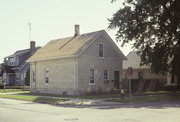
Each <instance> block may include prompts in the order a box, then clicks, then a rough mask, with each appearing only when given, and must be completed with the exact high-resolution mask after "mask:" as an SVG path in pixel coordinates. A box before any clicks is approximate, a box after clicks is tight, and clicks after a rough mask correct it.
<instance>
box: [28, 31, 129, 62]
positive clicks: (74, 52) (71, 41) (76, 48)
mask: <svg viewBox="0 0 180 122" xmlns="http://www.w3.org/2000/svg"><path fill="white" fill-rule="evenodd" d="M104 32H105V31H104V30H100V31H96V32H91V33H86V34H81V35H77V36H71V37H67V38H61V39H55V40H52V41H50V42H49V43H47V44H46V45H45V46H44V47H43V48H41V49H39V50H38V51H37V52H36V53H35V54H34V55H33V56H32V57H30V58H29V59H28V62H31V61H36V60H44V59H52V58H57V57H73V56H78V55H80V54H81V53H82V52H83V51H84V50H85V49H86V48H87V47H88V46H89V45H90V44H91V43H92V42H93V41H94V40H96V39H97V38H98V37H99V36H100V35H101V34H102V33H104ZM121 53H122V52H121ZM123 56H124V55H123V54H122V57H123ZM123 58H126V57H125V56H124V57H123Z"/></svg>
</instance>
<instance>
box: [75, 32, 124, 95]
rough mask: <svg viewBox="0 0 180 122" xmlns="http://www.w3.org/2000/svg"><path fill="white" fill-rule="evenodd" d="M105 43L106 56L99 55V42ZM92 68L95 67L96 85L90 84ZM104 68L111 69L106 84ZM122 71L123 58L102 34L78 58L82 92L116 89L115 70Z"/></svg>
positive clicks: (80, 91)
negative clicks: (100, 56) (108, 81)
mask: <svg viewBox="0 0 180 122" xmlns="http://www.w3.org/2000/svg"><path fill="white" fill-rule="evenodd" d="M99 43H103V44H104V55H105V56H104V58H99V57H98V51H99V50H98V49H99V48H98V44H99ZM90 68H94V69H95V85H89V77H90ZM104 69H108V70H109V80H110V83H109V84H104ZM115 70H117V71H120V78H121V73H122V59H121V58H120V56H119V55H118V53H117V51H115V49H114V48H113V46H112V45H111V43H110V42H109V41H107V38H106V36H104V35H102V36H100V37H99V38H98V39H97V41H95V42H94V43H92V45H91V46H90V47H89V48H88V49H87V50H85V51H84V52H83V53H82V54H81V55H80V56H79V58H78V81H79V82H78V90H79V93H80V94H83V93H90V92H93V91H96V92H98V91H102V92H104V91H106V92H109V91H111V90H113V89H114V82H112V80H114V71H115Z"/></svg>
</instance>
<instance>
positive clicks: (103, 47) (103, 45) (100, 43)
mask: <svg viewBox="0 0 180 122" xmlns="http://www.w3.org/2000/svg"><path fill="white" fill-rule="evenodd" d="M100 45H102V47H103V51H102V53H103V56H100ZM98 57H99V58H104V44H103V43H99V44H98Z"/></svg>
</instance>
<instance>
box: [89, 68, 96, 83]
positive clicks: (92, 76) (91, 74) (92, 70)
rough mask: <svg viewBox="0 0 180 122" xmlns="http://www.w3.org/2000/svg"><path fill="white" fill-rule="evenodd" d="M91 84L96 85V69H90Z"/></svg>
mask: <svg viewBox="0 0 180 122" xmlns="http://www.w3.org/2000/svg"><path fill="white" fill-rule="evenodd" d="M89 84H90V85H94V84H95V77H94V69H90V81H89Z"/></svg>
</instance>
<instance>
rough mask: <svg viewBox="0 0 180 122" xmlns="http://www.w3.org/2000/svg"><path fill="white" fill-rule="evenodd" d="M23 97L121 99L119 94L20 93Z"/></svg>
mask: <svg viewBox="0 0 180 122" xmlns="http://www.w3.org/2000/svg"><path fill="white" fill-rule="evenodd" d="M20 94H21V95H33V96H53V97H65V98H80V99H104V98H119V97H120V95H119V94H103V95H60V94H48V93H29V92H27V93H20Z"/></svg>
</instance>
